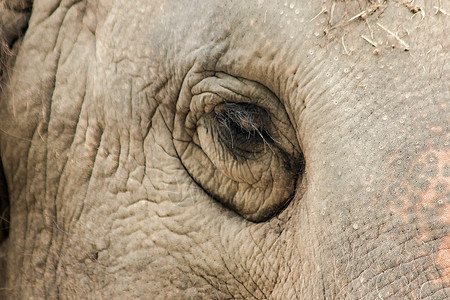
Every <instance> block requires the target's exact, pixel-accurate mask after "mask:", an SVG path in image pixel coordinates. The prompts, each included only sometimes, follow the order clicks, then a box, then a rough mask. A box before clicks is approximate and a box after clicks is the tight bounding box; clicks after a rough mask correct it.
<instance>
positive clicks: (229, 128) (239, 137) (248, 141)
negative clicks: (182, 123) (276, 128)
mask: <svg viewBox="0 0 450 300" xmlns="http://www.w3.org/2000/svg"><path fill="white" fill-rule="evenodd" d="M213 118H214V119H215V122H216V126H217V132H218V134H219V136H220V141H221V142H222V143H223V144H224V145H225V146H226V147H228V148H229V149H230V150H231V151H244V152H258V151H261V150H262V148H264V149H267V148H270V144H271V143H272V142H273V140H272V138H271V136H270V134H269V133H268V131H267V130H266V128H265V124H264V123H265V122H267V118H268V114H267V112H266V111H265V110H264V109H262V108H260V107H258V106H256V105H253V104H249V103H224V104H223V105H220V106H218V107H216V109H215V111H214V116H213Z"/></svg>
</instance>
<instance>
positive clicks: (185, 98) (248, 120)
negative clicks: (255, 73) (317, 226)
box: [174, 72, 304, 222]
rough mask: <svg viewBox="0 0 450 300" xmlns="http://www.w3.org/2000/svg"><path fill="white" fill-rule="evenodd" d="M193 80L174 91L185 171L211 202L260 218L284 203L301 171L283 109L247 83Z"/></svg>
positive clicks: (223, 77) (221, 77)
mask: <svg viewBox="0 0 450 300" xmlns="http://www.w3.org/2000/svg"><path fill="white" fill-rule="evenodd" d="M193 76H195V77H194V78H196V81H195V83H194V84H193V86H189V85H184V86H183V87H184V88H183V87H182V90H181V91H180V99H179V101H178V104H177V115H176V118H175V123H174V145H175V147H176V149H177V152H178V155H179V157H180V160H181V162H182V164H183V166H184V168H185V169H186V171H187V172H188V173H189V174H190V176H191V177H192V178H193V179H194V180H195V182H196V183H197V184H198V185H199V186H200V187H201V188H202V189H203V190H204V191H205V192H206V193H207V194H209V195H210V196H211V197H212V200H215V201H217V202H219V203H221V204H222V205H224V206H225V207H227V208H229V209H231V210H233V211H234V212H236V213H237V214H239V215H241V216H242V217H244V218H245V219H247V220H249V221H253V222H261V221H264V220H267V219H268V218H270V217H271V216H273V215H275V214H276V213H278V212H279V211H280V210H281V209H282V208H283V207H285V205H286V204H287V203H288V202H289V199H291V198H292V195H293V193H294V192H295V187H296V183H297V180H298V179H299V177H301V176H302V172H303V162H304V160H303V155H302V153H301V149H300V147H299V144H298V142H297V137H296V134H295V131H294V129H293V127H292V124H291V123H290V120H289V117H288V116H287V113H286V111H285V108H284V106H283V105H282V103H281V101H280V100H279V99H278V98H277V97H276V96H275V95H274V94H273V93H272V92H271V91H270V90H268V89H267V88H266V87H265V86H263V85H261V84H259V83H257V82H254V81H250V80H246V79H244V78H237V77H234V76H231V75H229V74H225V73H220V72H217V73H213V74H212V73H210V72H208V73H206V74H205V77H204V78H203V79H201V78H199V77H198V74H193ZM188 77H189V76H188ZM188 77H187V79H185V80H186V82H189V78H188ZM198 78H199V79H198ZM186 137H188V139H186Z"/></svg>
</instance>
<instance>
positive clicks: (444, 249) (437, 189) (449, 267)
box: [390, 127, 450, 285]
mask: <svg viewBox="0 0 450 300" xmlns="http://www.w3.org/2000/svg"><path fill="white" fill-rule="evenodd" d="M441 129H442V128H439V127H434V130H438V131H439V130H441ZM431 130H433V129H431ZM430 157H432V159H433V160H430ZM430 165H434V166H435V168H434V169H435V171H436V173H435V176H433V177H431V178H426V180H427V184H428V185H427V186H426V185H424V187H422V186H418V185H415V184H414V182H413V181H411V180H404V181H403V182H402V184H401V185H402V186H403V187H404V188H405V189H406V194H405V195H404V196H403V197H402V198H401V200H402V207H401V208H395V207H393V206H391V207H390V208H391V210H392V211H393V212H394V213H395V214H396V215H398V216H400V217H401V218H402V219H403V220H404V222H408V217H409V215H410V214H411V213H413V214H415V216H416V217H417V222H418V226H419V229H420V231H419V232H420V233H419V235H418V236H417V242H419V243H424V242H426V241H428V240H429V238H430V230H429V227H428V226H427V222H430V220H429V216H428V215H427V214H426V213H424V209H434V210H435V211H436V215H437V216H438V217H439V219H438V220H439V222H441V223H442V225H443V226H449V227H450V204H448V203H446V201H448V200H446V199H447V198H448V195H449V193H450V177H448V175H446V174H445V168H446V167H447V168H448V165H450V152H444V151H437V150H434V149H432V148H430V149H428V151H425V152H424V153H423V154H422V155H421V156H420V157H418V158H417V159H416V160H414V162H413V163H412V164H411V167H410V169H409V175H411V178H413V180H419V179H420V178H418V176H420V175H421V174H420V175H417V174H413V170H414V168H417V167H418V166H430ZM411 197H416V199H417V201H416V202H413V201H412V200H411ZM436 221H437V220H436ZM436 221H434V222H436ZM435 263H436V265H437V266H438V267H439V268H440V270H441V278H435V279H434V280H435V282H436V283H439V282H440V283H445V284H447V285H450V234H447V235H446V236H443V237H442V241H441V244H440V245H439V247H438V251H437V253H436V256H435Z"/></svg>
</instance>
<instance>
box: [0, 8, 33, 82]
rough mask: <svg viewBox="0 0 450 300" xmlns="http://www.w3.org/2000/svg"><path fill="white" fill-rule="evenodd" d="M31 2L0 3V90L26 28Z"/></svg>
mask: <svg viewBox="0 0 450 300" xmlns="http://www.w3.org/2000/svg"><path fill="white" fill-rule="evenodd" d="M31 6H32V4H31V1H24V0H19V1H2V2H1V3H0V90H2V89H3V88H2V87H3V85H4V83H5V81H6V79H7V76H8V74H9V72H10V68H11V66H12V65H13V63H14V58H15V55H16V53H17V48H18V47H17V46H16V45H17V44H19V43H20V40H21V39H22V37H23V35H24V33H25V30H26V29H27V27H28V19H29V17H30V14H31Z"/></svg>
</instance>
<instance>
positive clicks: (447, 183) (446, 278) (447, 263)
mask: <svg viewBox="0 0 450 300" xmlns="http://www.w3.org/2000/svg"><path fill="white" fill-rule="evenodd" d="M435 155H436V157H437V160H438V176H437V178H435V179H433V181H434V182H439V183H440V184H441V185H443V186H444V188H443V191H442V192H441V193H439V194H438V193H436V195H435V197H434V199H433V201H438V203H439V201H441V202H442V203H443V202H444V201H445V200H444V199H445V197H446V196H448V194H449V192H450V177H445V176H444V166H445V165H448V164H450V153H449V152H436V153H435ZM439 217H440V221H441V222H442V223H444V224H446V225H448V226H450V204H446V205H445V206H444V207H443V208H441V209H440V211H439ZM436 264H438V265H439V266H440V267H441V270H442V275H441V281H443V282H445V283H447V284H450V235H447V236H444V237H443V238H442V242H441V245H440V246H439V250H438V253H437V256H436Z"/></svg>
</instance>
